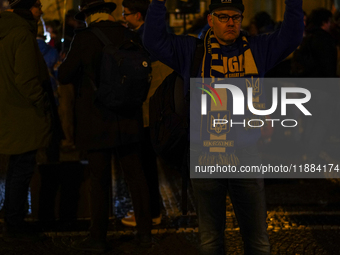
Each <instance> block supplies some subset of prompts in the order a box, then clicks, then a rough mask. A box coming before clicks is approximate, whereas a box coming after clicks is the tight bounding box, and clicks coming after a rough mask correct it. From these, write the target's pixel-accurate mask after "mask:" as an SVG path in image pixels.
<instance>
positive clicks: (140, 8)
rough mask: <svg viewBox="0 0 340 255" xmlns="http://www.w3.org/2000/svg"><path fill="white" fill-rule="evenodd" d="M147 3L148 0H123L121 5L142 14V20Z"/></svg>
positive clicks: (147, 6)
mask: <svg viewBox="0 0 340 255" xmlns="http://www.w3.org/2000/svg"><path fill="white" fill-rule="evenodd" d="M149 4H150V1H149V0H123V2H122V5H123V6H124V7H125V8H128V9H129V10H130V11H131V12H134V13H137V12H140V13H141V14H142V17H143V20H144V19H145V16H146V12H147V10H148V8H149Z"/></svg>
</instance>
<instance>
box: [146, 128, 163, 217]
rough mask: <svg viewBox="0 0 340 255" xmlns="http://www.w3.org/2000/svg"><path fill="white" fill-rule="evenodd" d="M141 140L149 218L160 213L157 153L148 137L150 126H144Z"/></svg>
mask: <svg viewBox="0 0 340 255" xmlns="http://www.w3.org/2000/svg"><path fill="white" fill-rule="evenodd" d="M144 137H145V140H144V141H143V144H142V146H143V151H142V153H143V154H142V155H143V168H144V174H145V178H146V182H147V184H148V187H149V197H150V211H151V218H157V217H159V215H160V213H161V211H160V210H161V209H160V198H161V196H160V193H159V181H158V171H157V155H156V153H155V151H154V150H153V147H152V144H151V138H150V128H148V127H147V128H144Z"/></svg>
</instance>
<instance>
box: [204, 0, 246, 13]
mask: <svg viewBox="0 0 340 255" xmlns="http://www.w3.org/2000/svg"><path fill="white" fill-rule="evenodd" d="M218 8H226V9H228V8H235V9H238V10H240V11H241V13H243V12H244V5H243V3H242V0H211V4H210V5H209V11H210V13H211V12H212V11H213V10H215V9H218Z"/></svg>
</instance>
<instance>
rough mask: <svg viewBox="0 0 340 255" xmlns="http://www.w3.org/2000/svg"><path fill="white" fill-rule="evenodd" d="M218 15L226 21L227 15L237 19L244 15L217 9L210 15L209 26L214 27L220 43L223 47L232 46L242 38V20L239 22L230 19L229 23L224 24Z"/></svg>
mask: <svg viewBox="0 0 340 255" xmlns="http://www.w3.org/2000/svg"><path fill="white" fill-rule="evenodd" d="M216 15H217V16H218V17H224V20H225V17H226V15H228V16H230V17H234V18H236V17H240V15H242V13H241V12H239V11H236V10H219V9H217V10H215V11H214V12H213V13H212V14H209V15H208V23H209V26H210V27H212V30H213V31H214V34H215V36H216V38H217V40H218V42H219V43H220V44H222V45H228V44H232V43H233V42H235V40H236V39H237V38H238V37H239V36H240V31H241V24H242V18H240V19H238V20H236V19H235V20H233V18H229V20H228V21H227V22H222V21H221V18H220V19H219V18H218V17H216Z"/></svg>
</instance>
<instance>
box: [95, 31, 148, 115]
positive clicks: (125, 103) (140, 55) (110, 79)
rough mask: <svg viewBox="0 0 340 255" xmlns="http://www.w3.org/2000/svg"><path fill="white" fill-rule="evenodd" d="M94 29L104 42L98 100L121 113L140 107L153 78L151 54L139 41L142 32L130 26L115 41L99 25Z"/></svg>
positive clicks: (97, 92) (96, 88)
mask: <svg viewBox="0 0 340 255" xmlns="http://www.w3.org/2000/svg"><path fill="white" fill-rule="evenodd" d="M90 31H91V32H93V33H94V34H95V35H96V36H97V37H98V38H99V39H100V40H101V41H102V43H103V44H104V48H103V50H102V61H101V70H100V81H99V84H98V83H97V85H96V84H94V89H95V90H96V99H95V100H96V101H97V102H99V103H100V104H103V105H104V106H106V107H107V108H109V109H111V110H113V111H117V112H119V113H124V112H130V111H134V110H136V109H138V108H140V107H141V106H142V104H143V102H144V101H145V99H146V96H147V94H148V91H149V87H150V81H151V61H150V57H149V54H148V53H147V51H146V50H145V49H144V48H143V46H142V45H141V44H140V43H139V42H138V40H136V39H138V34H137V33H133V32H131V31H128V30H126V31H125V33H124V40H123V42H122V43H121V44H119V45H116V44H113V43H112V42H111V41H110V40H109V39H108V38H107V36H106V35H105V34H104V33H103V32H102V31H101V30H100V29H99V28H95V27H92V28H91V30H90Z"/></svg>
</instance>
